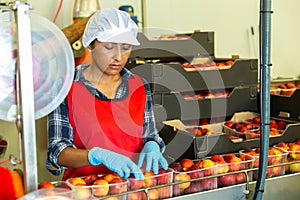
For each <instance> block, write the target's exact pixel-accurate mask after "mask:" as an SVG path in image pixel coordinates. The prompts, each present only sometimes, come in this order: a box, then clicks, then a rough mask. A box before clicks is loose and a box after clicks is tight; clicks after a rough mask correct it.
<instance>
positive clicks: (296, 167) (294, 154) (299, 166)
mask: <svg viewBox="0 0 300 200" xmlns="http://www.w3.org/2000/svg"><path fill="white" fill-rule="evenodd" d="M275 147H277V148H280V149H282V150H283V151H286V152H288V156H287V163H289V162H294V161H300V139H299V140H297V141H296V142H288V143H285V142H280V143H278V144H276V145H275ZM285 171H286V172H287V173H296V172H300V163H293V164H288V165H286V167H285Z"/></svg>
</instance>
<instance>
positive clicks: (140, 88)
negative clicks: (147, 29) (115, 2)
mask: <svg viewBox="0 0 300 200" xmlns="http://www.w3.org/2000/svg"><path fill="white" fill-rule="evenodd" d="M137 32H138V27H137V26H136V24H135V23H134V22H133V21H132V20H131V18H130V16H129V15H128V14H127V13H126V12H124V11H120V10H117V9H114V8H109V9H103V10H101V12H100V11H98V12H96V13H95V14H94V15H93V16H92V17H91V18H90V19H89V21H88V23H87V25H86V28H85V31H84V34H83V45H84V46H85V47H87V48H89V49H90V51H91V55H92V64H91V65H79V66H78V67H76V72H75V77H74V81H73V84H72V87H71V89H70V91H69V93H68V95H67V97H66V100H65V101H64V102H62V104H61V105H60V106H59V107H58V108H57V109H55V110H54V111H53V112H52V113H50V114H49V116H48V137H49V138H48V139H49V146H48V159H47V163H46V166H47V169H49V170H50V171H51V172H52V173H53V174H55V175H59V174H60V173H61V172H62V170H64V169H65V172H64V176H63V180H66V179H68V178H71V177H76V176H85V175H89V174H104V173H110V172H111V171H113V172H116V173H118V174H119V176H121V177H125V178H127V177H129V175H130V174H133V175H134V176H135V178H137V179H143V178H144V176H143V173H142V171H141V169H140V168H141V167H143V164H144V161H145V164H146V165H145V171H150V170H152V171H153V172H154V173H155V174H157V173H158V168H159V165H161V167H163V168H164V169H166V168H167V167H168V164H167V161H166V160H165V158H164V157H163V156H162V152H163V151H164V149H165V144H164V142H163V140H162V139H161V138H160V137H159V135H158V132H157V129H156V127H155V121H154V115H153V110H152V105H151V104H152V102H151V95H150V88H149V85H148V84H147V83H146V82H145V81H144V80H143V79H141V78H140V77H139V76H137V75H135V74H132V73H131V72H130V71H128V70H127V69H125V68H124V66H125V64H126V62H127V60H128V58H129V56H130V53H131V50H132V45H139V44H140V43H139V42H138V40H137V38H136V37H137ZM135 163H137V164H135ZM53 167H55V168H56V169H53Z"/></svg>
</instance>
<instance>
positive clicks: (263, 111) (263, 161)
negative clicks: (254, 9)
mask: <svg viewBox="0 0 300 200" xmlns="http://www.w3.org/2000/svg"><path fill="white" fill-rule="evenodd" d="M271 13H272V11H271V0H261V2H260V63H261V64H260V118H261V122H260V127H261V139H260V158H259V174H258V180H257V183H256V187H255V193H254V198H253V199H262V196H263V192H264V185H265V177H266V169H267V164H268V150H269V131H270V66H271V64H270V49H271V48H270V43H271V42H270V41H271V40H270V36H271Z"/></svg>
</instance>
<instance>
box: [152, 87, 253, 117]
mask: <svg viewBox="0 0 300 200" xmlns="http://www.w3.org/2000/svg"><path fill="white" fill-rule="evenodd" d="M153 101H154V102H153V103H154V104H155V105H156V106H157V105H160V106H161V109H163V110H164V111H165V112H166V113H167V116H166V120H171V119H181V120H192V119H203V118H217V117H224V116H232V115H233V114H234V113H236V112H240V111H245V110H247V111H255V110H256V109H257V90H256V87H255V86H254V87H237V88H234V89H233V90H232V92H231V93H230V94H229V95H228V96H227V97H218V98H211V99H199V100H189V99H185V97H184V96H183V95H182V94H181V93H178V92H173V93H165V94H161V96H160V99H159V98H158V96H157V95H156V97H155V98H153Z"/></svg>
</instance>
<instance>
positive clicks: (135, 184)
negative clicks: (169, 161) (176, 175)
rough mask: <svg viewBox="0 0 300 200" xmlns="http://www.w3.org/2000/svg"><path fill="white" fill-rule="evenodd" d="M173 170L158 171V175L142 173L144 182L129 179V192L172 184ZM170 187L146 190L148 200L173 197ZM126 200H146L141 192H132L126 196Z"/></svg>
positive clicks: (132, 178) (144, 194)
mask: <svg viewBox="0 0 300 200" xmlns="http://www.w3.org/2000/svg"><path fill="white" fill-rule="evenodd" d="M173 172H174V170H173V169H171V168H170V169H168V170H164V169H159V171H158V175H154V174H153V172H144V176H145V179H144V180H137V179H134V177H132V176H131V177H130V178H129V179H128V181H129V182H128V183H129V188H128V190H129V191H134V190H139V189H143V188H144V189H146V188H148V187H153V186H158V185H164V184H168V183H172V182H173ZM172 189H173V188H172V186H162V187H158V188H152V189H150V190H148V191H147V192H148V197H149V200H155V199H166V198H171V197H172V195H173V192H172V191H173V190H172ZM127 199H128V200H147V196H146V193H145V192H144V191H142V192H139V191H137V192H132V193H129V194H128V198H127Z"/></svg>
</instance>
